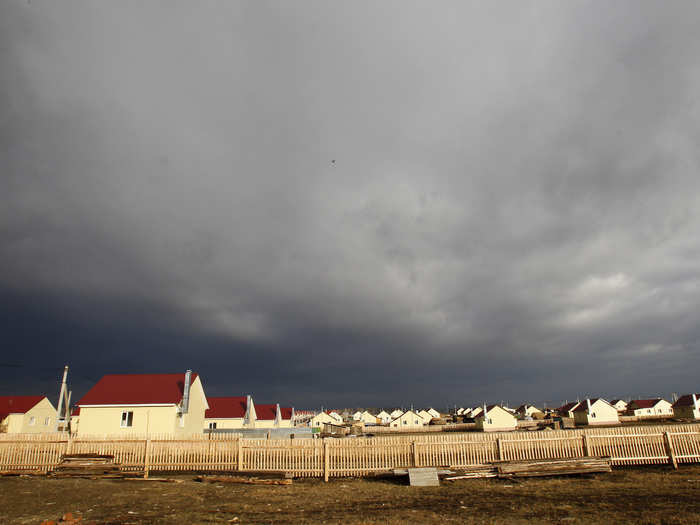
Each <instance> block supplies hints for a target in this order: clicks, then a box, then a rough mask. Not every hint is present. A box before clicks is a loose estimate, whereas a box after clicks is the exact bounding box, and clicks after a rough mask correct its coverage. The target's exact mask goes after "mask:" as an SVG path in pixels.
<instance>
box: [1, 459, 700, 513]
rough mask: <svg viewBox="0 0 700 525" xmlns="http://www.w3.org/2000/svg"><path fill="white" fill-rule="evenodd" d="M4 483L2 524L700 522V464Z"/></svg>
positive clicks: (36, 479) (25, 479)
mask: <svg viewBox="0 0 700 525" xmlns="http://www.w3.org/2000/svg"><path fill="white" fill-rule="evenodd" d="M178 479H180V480H184V481H183V482H182V483H159V482H156V481H124V480H90V479H50V478H44V477H3V478H0V523H2V524H5V523H12V524H14V523H17V524H20V523H29V524H39V523H41V522H42V521H44V520H56V521H58V520H59V519H60V518H61V516H62V515H63V514H64V513H67V512H71V513H72V514H74V515H75V516H80V517H82V519H83V521H82V523H120V524H123V523H133V524H146V523H168V524H180V523H186V524H193V523H237V524H241V523H242V524H268V523H272V524H302V523H342V524H380V523H381V524H384V523H387V524H402V525H403V524H413V523H420V524H430V523H571V524H577V523H606V524H607V523H640V524H678V523H698V524H700V466H697V465H696V466H685V467H683V466H682V467H681V468H680V469H679V470H678V471H673V470H672V469H670V468H667V467H639V468H633V469H632V468H629V469H616V470H615V471H614V472H613V473H611V474H597V475H588V476H569V477H558V478H529V479H523V480H520V481H514V480H508V481H505V480H497V479H478V480H459V481H443V482H442V484H441V486H440V487H422V488H421V487H409V486H407V483H408V481H407V478H400V477H399V478H375V479H336V480H331V482H330V483H323V482H322V481H319V480H294V483H293V484H292V485H286V486H285V485H283V486H280V485H272V486H270V485H244V484H221V483H201V482H196V481H194V476H193V475H189V476H184V475H181V476H178Z"/></svg>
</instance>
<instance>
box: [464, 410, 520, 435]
mask: <svg viewBox="0 0 700 525" xmlns="http://www.w3.org/2000/svg"><path fill="white" fill-rule="evenodd" d="M484 414H485V415H484ZM475 422H476V428H477V429H478V430H483V431H484V432H499V431H509V430H515V429H516V428H517V426H518V420H517V419H516V418H515V416H514V415H513V414H511V413H510V412H508V411H507V410H506V409H504V408H503V407H501V406H499V405H491V406H488V407H486V411H484V410H483V409H482V410H481V413H480V414H479V415H478V416H477V417H476V418H475Z"/></svg>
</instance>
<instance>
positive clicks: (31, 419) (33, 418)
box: [29, 416, 36, 425]
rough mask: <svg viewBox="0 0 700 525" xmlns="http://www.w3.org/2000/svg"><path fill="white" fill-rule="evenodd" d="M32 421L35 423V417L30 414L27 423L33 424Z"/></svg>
mask: <svg viewBox="0 0 700 525" xmlns="http://www.w3.org/2000/svg"><path fill="white" fill-rule="evenodd" d="M34 423H36V418H35V417H34V416H32V417H30V418H29V424H30V425H34Z"/></svg>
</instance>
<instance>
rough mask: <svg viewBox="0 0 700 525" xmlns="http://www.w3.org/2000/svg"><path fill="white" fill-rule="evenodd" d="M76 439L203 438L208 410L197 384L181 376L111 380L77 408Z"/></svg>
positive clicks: (124, 376) (113, 377)
mask: <svg viewBox="0 0 700 525" xmlns="http://www.w3.org/2000/svg"><path fill="white" fill-rule="evenodd" d="M77 405H78V408H79V410H80V419H79V423H78V429H77V431H78V434H98V435H104V434H108V435H113V434H123V433H124V432H132V433H138V434H151V433H156V434H173V433H175V434H192V433H202V432H203V429H204V413H205V411H206V410H207V409H208V408H209V405H208V404H207V399H206V396H205V394H204V389H203V387H202V382H201V378H200V377H199V375H198V374H197V373H195V372H191V371H190V370H188V371H187V372H185V373H180V374H110V375H106V376H103V377H102V379H100V380H99V381H98V382H97V383H96V384H95V386H93V387H92V388H91V389H90V390H89V391H88V392H87V394H85V395H84V396H83V397H82V399H81V400H80V401H78V403H77Z"/></svg>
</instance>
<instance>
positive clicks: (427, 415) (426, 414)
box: [416, 410, 433, 425]
mask: <svg viewBox="0 0 700 525" xmlns="http://www.w3.org/2000/svg"><path fill="white" fill-rule="evenodd" d="M416 413H417V414H418V415H419V416H420V417H421V419H422V420H423V424H424V425H429V424H430V422H431V421H432V420H433V416H432V415H431V414H430V413H429V412H428V411H427V410H421V411H419V412H416Z"/></svg>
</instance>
